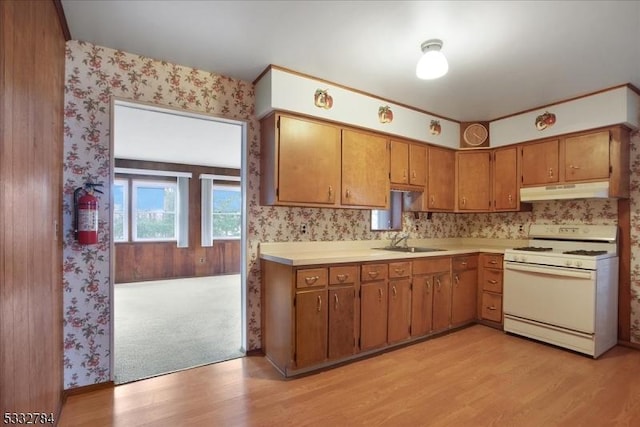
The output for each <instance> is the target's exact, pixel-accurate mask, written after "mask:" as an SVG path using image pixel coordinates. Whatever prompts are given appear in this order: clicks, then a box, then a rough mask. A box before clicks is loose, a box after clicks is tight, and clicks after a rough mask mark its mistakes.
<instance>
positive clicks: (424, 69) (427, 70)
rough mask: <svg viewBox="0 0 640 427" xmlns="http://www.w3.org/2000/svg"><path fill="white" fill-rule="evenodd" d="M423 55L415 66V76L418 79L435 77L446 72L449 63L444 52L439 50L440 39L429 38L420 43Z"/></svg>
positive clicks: (440, 46)
mask: <svg viewBox="0 0 640 427" xmlns="http://www.w3.org/2000/svg"><path fill="white" fill-rule="evenodd" d="M421 48H422V52H423V55H422V57H421V58H420V60H419V61H418V65H417V66H416V76H418V78H420V79H424V80H431V79H437V78H438V77H442V76H444V75H445V74H447V71H449V63H448V62H447V58H445V56H444V54H443V53H442V52H440V49H441V48H442V40H440V39H430V40H427V41H426V42H424V43H422V46H421Z"/></svg>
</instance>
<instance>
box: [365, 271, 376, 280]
mask: <svg viewBox="0 0 640 427" xmlns="http://www.w3.org/2000/svg"><path fill="white" fill-rule="evenodd" d="M367 274H368V275H369V277H371V278H372V279H375V278H376V277H378V272H377V271H370V272H368V273H367Z"/></svg>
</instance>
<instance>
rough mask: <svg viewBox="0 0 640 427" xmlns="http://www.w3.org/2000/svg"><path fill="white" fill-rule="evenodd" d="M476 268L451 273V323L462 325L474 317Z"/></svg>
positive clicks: (476, 285)
mask: <svg viewBox="0 0 640 427" xmlns="http://www.w3.org/2000/svg"><path fill="white" fill-rule="evenodd" d="M477 277H478V270H476V269H474V270H463V271H455V272H454V273H453V290H452V293H451V295H452V297H451V298H452V300H451V324H452V325H453V326H458V325H462V324H464V323H468V322H471V321H473V320H474V319H475V318H476V307H477V304H478V303H477V301H478V299H477V289H478V279H477Z"/></svg>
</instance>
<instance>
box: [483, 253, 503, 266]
mask: <svg viewBox="0 0 640 427" xmlns="http://www.w3.org/2000/svg"><path fill="white" fill-rule="evenodd" d="M482 258H483V260H484V264H483V267H487V268H500V269H501V268H502V255H498V254H496V255H484V256H483V257H482Z"/></svg>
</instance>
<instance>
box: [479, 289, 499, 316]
mask: <svg viewBox="0 0 640 427" xmlns="http://www.w3.org/2000/svg"><path fill="white" fill-rule="evenodd" d="M482 318H483V319H487V320H492V321H494V322H502V296H500V295H495V294H490V293H488V292H483V293H482Z"/></svg>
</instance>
